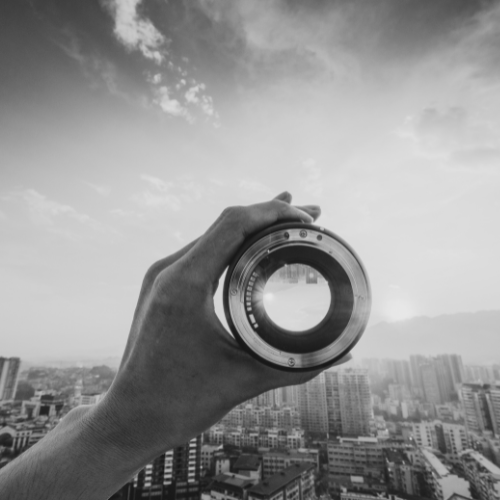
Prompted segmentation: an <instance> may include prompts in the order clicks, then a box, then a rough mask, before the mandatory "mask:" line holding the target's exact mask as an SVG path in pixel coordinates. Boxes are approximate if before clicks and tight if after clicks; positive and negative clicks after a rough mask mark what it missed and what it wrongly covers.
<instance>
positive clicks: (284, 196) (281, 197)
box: [275, 191, 292, 201]
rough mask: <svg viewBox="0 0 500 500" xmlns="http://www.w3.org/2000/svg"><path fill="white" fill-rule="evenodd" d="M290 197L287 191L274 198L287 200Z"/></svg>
mask: <svg viewBox="0 0 500 500" xmlns="http://www.w3.org/2000/svg"><path fill="white" fill-rule="evenodd" d="M291 197H292V195H291V194H290V193H289V192H288V191H283V192H282V193H280V194H279V195H278V196H276V198H275V199H276V200H283V201H284V200H288V199H289V198H291Z"/></svg>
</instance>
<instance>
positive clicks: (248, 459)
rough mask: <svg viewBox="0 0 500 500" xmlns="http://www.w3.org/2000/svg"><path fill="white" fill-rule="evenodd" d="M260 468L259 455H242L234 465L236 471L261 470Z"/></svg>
mask: <svg viewBox="0 0 500 500" xmlns="http://www.w3.org/2000/svg"><path fill="white" fill-rule="evenodd" d="M259 467H260V458H259V456H258V455H241V456H240V457H239V458H238V460H236V462H235V464H234V465H233V468H234V469H235V470H259Z"/></svg>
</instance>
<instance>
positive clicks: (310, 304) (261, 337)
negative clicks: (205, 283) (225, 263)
mask: <svg viewBox="0 0 500 500" xmlns="http://www.w3.org/2000/svg"><path fill="white" fill-rule="evenodd" d="M370 304H371V293H370V286H369V282H368V278H367V275H366V272H365V270H364V268H363V265H362V263H361V261H360V260H359V258H358V257H357V255H356V254H355V253H354V251H353V250H352V249H351V248H350V247H349V246H348V245H347V243H345V242H344V241H343V240H342V239H340V238H339V237H338V236H336V235H335V234H334V233H332V232H330V231H327V230H326V229H324V228H321V227H318V226H314V225H311V224H302V223H296V222H290V223H284V224H279V225H276V226H272V227H270V228H268V229H266V230H265V231H263V232H261V233H259V234H257V235H256V236H254V237H252V238H251V239H249V240H248V241H246V242H245V243H244V245H243V246H242V248H241V249H240V251H239V252H238V254H237V256H236V257H235V259H234V261H233V262H232V264H231V265H230V266H229V269H228V272H227V275H226V280H225V285H224V311H225V314H226V319H227V321H228V324H229V327H230V329H231V331H232V333H233V335H234V336H235V338H236V339H237V340H238V341H239V342H240V344H241V345H242V346H243V347H244V348H245V349H247V350H248V351H249V352H250V353H251V354H252V355H254V356H256V357H257V358H258V359H259V360H261V361H263V362H264V363H268V364H271V365H273V366H275V367H278V368H282V369H287V370H311V369H315V368H318V367H321V366H324V365H328V364H330V363H332V362H333V361H335V360H336V359H339V358H340V357H342V356H343V355H345V354H346V353H347V352H348V351H349V350H350V349H352V347H354V345H355V344H356V342H357V341H358V340H359V338H360V336H361V335H362V333H363V331H364V329H365V327H366V324H367V322H368V316H369V312H370Z"/></svg>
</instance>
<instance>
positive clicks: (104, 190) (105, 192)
mask: <svg viewBox="0 0 500 500" xmlns="http://www.w3.org/2000/svg"><path fill="white" fill-rule="evenodd" d="M83 182H84V183H85V184H86V185H87V186H88V187H89V188H91V189H92V190H93V191H95V192H96V193H97V194H100V195H101V196H109V194H110V193H111V188H110V187H108V186H101V185H99V184H92V183H91V182H87V181H83Z"/></svg>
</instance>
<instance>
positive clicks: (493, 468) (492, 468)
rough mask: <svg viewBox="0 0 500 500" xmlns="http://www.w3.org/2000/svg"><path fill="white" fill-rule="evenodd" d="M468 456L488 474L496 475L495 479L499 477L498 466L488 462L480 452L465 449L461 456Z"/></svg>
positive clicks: (499, 470)
mask: <svg viewBox="0 0 500 500" xmlns="http://www.w3.org/2000/svg"><path fill="white" fill-rule="evenodd" d="M463 456H465V457H467V456H469V457H471V458H473V459H474V460H475V461H476V462H477V463H478V464H479V465H481V466H482V467H484V468H485V469H486V470H487V471H488V472H489V473H490V474H493V475H494V476H497V477H496V478H497V479H500V468H499V467H497V466H496V465H495V464H494V463H493V462H490V461H489V460H488V459H487V458H486V457H484V456H483V455H481V453H479V452H477V451H474V450H467V451H465V452H464V453H463V454H462V457H463Z"/></svg>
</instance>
